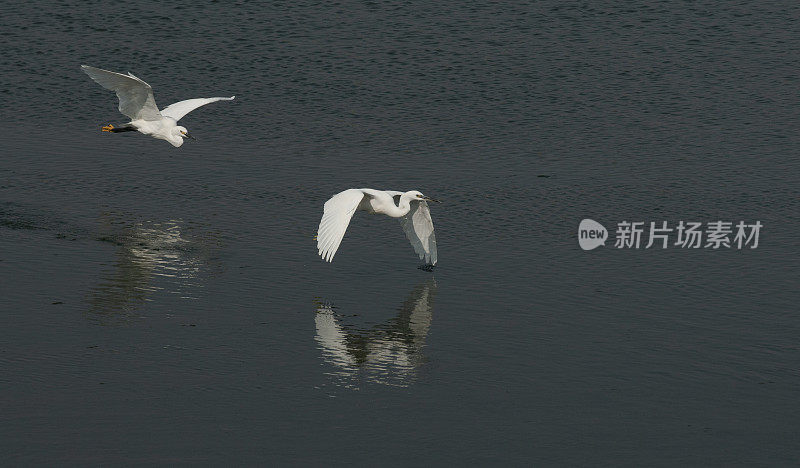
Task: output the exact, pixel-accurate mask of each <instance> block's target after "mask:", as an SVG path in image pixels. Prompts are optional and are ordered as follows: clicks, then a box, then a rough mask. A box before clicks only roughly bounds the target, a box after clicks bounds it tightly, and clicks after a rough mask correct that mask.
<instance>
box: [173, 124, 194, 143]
mask: <svg viewBox="0 0 800 468" xmlns="http://www.w3.org/2000/svg"><path fill="white" fill-rule="evenodd" d="M175 130H177V131H178V134H179V135H180V136H181V138H191V139H192V140H194V139H195V138H194V137H193V136H191V135H189V130H186V127H181V126H180V125H178V126H177V127H175Z"/></svg>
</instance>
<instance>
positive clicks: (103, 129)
mask: <svg viewBox="0 0 800 468" xmlns="http://www.w3.org/2000/svg"><path fill="white" fill-rule="evenodd" d="M111 130H114V126H113V125H111V124H108V125H106V126H105V127H103V128H102V131H104V132H110V131H111Z"/></svg>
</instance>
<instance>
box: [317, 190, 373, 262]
mask: <svg viewBox="0 0 800 468" xmlns="http://www.w3.org/2000/svg"><path fill="white" fill-rule="evenodd" d="M363 199H364V192H362V191H361V190H358V189H349V190H345V191H344V192H340V193H337V194H336V195H334V196H332V197H331V199H330V200H328V201H326V202H325V212H324V213H323V215H322V221H320V222H319V229H318V230H317V249H318V250H319V255H321V256H322V258H324V259H325V261H328V262H330V261H331V260H333V256H334V255H335V254H336V250H338V249H339V244H341V243H342V238H343V237H344V232H345V231H347V226H348V225H349V224H350V219H351V218H352V217H353V213H355V212H356V209H357V208H358V204H359V203H361V200H363Z"/></svg>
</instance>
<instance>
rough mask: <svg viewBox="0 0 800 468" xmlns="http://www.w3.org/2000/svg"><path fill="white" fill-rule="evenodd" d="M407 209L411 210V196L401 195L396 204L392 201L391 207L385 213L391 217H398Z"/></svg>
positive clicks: (407, 210) (405, 212) (405, 213)
mask: <svg viewBox="0 0 800 468" xmlns="http://www.w3.org/2000/svg"><path fill="white" fill-rule="evenodd" d="M409 210H411V198H409V197H406V196H405V195H402V196H401V197H400V203H398V206H394V203H392V207H391V208H390V210H389V211H388V212H387V213H386V214H387V215H389V216H391V217H392V218H400V217H402V216H405V215H407V214H408V212H409Z"/></svg>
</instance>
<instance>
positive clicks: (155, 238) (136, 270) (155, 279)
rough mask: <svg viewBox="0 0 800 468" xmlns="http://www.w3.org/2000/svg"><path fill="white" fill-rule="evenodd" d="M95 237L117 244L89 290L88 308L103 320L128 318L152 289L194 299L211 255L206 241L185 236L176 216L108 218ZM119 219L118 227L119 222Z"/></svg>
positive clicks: (147, 297) (151, 292) (151, 295)
mask: <svg viewBox="0 0 800 468" xmlns="http://www.w3.org/2000/svg"><path fill="white" fill-rule="evenodd" d="M106 222H107V224H106V227H105V229H107V230H110V231H111V233H110V234H105V235H102V236H101V237H100V238H99V240H102V241H106V242H111V243H113V244H116V245H118V246H119V250H118V251H117V258H116V261H115V262H114V264H113V268H111V269H110V270H108V271H107V272H105V274H104V275H103V279H102V281H101V282H100V284H98V285H97V286H95V287H94V288H92V290H91V291H90V293H89V298H88V302H89V306H90V307H89V312H90V314H91V315H93V316H94V317H95V318H98V319H100V320H101V321H103V322H107V321H108V320H110V319H112V318H113V319H115V320H122V321H127V320H129V319H131V318H132V316H133V314H134V313H135V312H136V311H137V309H139V308H140V307H141V306H142V305H143V304H144V303H145V302H147V301H152V300H153V295H154V294H155V293H156V292H167V293H172V294H176V295H177V296H178V297H180V298H182V299H195V298H196V296H195V294H196V292H197V289H198V288H199V287H201V282H200V278H199V275H200V273H201V272H202V270H203V269H204V268H205V267H206V266H207V263H208V261H209V258H210V256H209V246H208V243H207V242H204V241H203V240H202V239H201V240H196V239H191V240H190V239H187V238H186V237H184V234H183V233H182V228H181V221H180V220H169V221H166V222H162V223H154V222H136V223H134V224H132V225H131V224H128V223H124V222H123V223H120V222H116V223H115V222H113V221H110V220H106ZM119 224H122V225H123V226H122V228H119V227H118V226H115V225H119Z"/></svg>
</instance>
